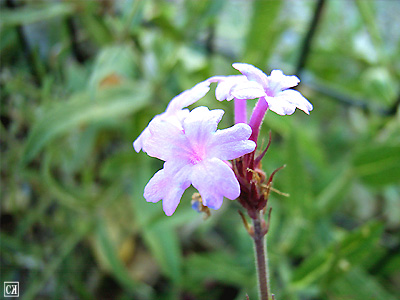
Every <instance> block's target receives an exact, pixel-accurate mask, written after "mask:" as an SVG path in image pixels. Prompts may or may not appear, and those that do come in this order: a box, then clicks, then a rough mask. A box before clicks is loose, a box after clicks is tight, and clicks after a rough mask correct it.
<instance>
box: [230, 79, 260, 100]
mask: <svg viewBox="0 0 400 300" xmlns="http://www.w3.org/2000/svg"><path fill="white" fill-rule="evenodd" d="M231 95H233V97H235V98H238V99H255V98H260V97H264V96H265V95H266V94H265V91H264V88H263V87H262V86H261V84H259V83H258V82H256V81H248V80H246V81H243V82H240V83H238V84H237V85H235V86H234V87H232V91H231Z"/></svg>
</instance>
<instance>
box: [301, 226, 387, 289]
mask: <svg viewBox="0 0 400 300" xmlns="http://www.w3.org/2000/svg"><path fill="white" fill-rule="evenodd" d="M382 229H383V226H382V224H379V223H370V224H366V225H365V226H363V227H361V228H359V229H357V230H355V231H354V232H351V233H348V234H346V235H345V236H344V237H343V238H342V239H341V240H339V241H337V242H334V243H333V244H332V245H330V246H328V247H326V248H325V249H322V250H320V251H319V252H317V253H316V254H314V255H312V256H310V257H309V258H308V259H307V260H305V261H304V262H303V263H302V264H301V265H300V267H299V268H297V269H296V270H295V271H294V273H293V286H294V287H296V288H299V289H301V288H305V287H307V286H309V285H311V284H313V283H315V282H319V281H323V280H324V281H325V282H330V281H333V280H335V279H337V278H340V277H341V276H342V274H343V273H346V272H348V271H350V270H351V269H352V268H353V267H354V266H357V265H359V264H360V263H361V262H362V261H363V260H365V259H366V258H368V257H369V256H370V255H373V251H372V250H373V248H374V247H375V245H376V242H377V241H378V240H379V238H380V236H381V233H382Z"/></svg>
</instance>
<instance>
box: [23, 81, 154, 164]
mask: <svg viewBox="0 0 400 300" xmlns="http://www.w3.org/2000/svg"><path fill="white" fill-rule="evenodd" d="M149 98H150V89H149V86H148V85H147V84H146V83H131V86H129V87H124V88H122V87H120V88H118V89H112V90H105V91H104V92H103V93H102V94H101V95H99V96H98V98H97V99H95V100H92V99H90V97H89V96H88V95H87V94H79V95H76V96H74V97H72V99H70V100H68V101H67V102H65V103H59V104H57V105H56V106H55V107H54V108H52V109H50V110H48V111H47V112H46V113H44V115H43V116H42V117H41V118H40V119H39V120H38V122H37V123H36V124H35V125H34V126H33V128H32V131H31V132H30V135H29V137H28V140H27V143H26V146H25V149H24V153H23V155H22V159H21V163H22V164H26V163H28V162H29V161H31V160H32V159H33V158H34V157H35V156H36V155H37V154H38V153H39V151H40V150H42V149H43V147H44V146H45V145H46V144H48V143H50V142H51V141H52V140H53V139H55V138H56V137H58V136H60V135H62V134H65V133H67V132H68V131H70V130H71V129H72V128H76V127H79V126H84V125H87V124H90V123H91V122H95V121H100V120H103V119H106V118H115V119H119V118H121V117H124V116H127V115H129V114H131V113H133V112H134V111H137V110H139V109H140V108H142V107H143V106H144V105H145V104H146V103H147V101H148V99H149Z"/></svg>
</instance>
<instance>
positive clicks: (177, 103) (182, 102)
mask: <svg viewBox="0 0 400 300" xmlns="http://www.w3.org/2000/svg"><path fill="white" fill-rule="evenodd" d="M209 90H210V82H208V81H203V82H200V83H198V84H196V85H195V86H194V87H192V88H191V89H189V90H187V91H184V92H182V93H180V94H179V95H178V96H176V97H174V98H173V99H172V100H171V102H170V103H169V104H168V107H167V109H166V110H165V112H163V113H161V114H159V115H157V116H155V117H154V118H153V119H152V120H151V121H150V123H149V125H148V126H147V127H146V128H145V129H144V130H143V131H142V133H141V134H140V135H139V137H138V138H137V139H136V140H135V141H134V142H133V147H134V148H135V151H136V152H140V150H142V149H143V151H145V149H144V148H143V147H144V142H145V141H146V140H147V139H148V138H149V137H150V131H149V126H150V124H151V123H155V122H160V121H166V122H170V123H172V124H175V125H176V126H180V124H181V122H182V120H183V119H184V118H185V117H186V116H187V115H188V114H189V110H188V109H183V108H185V107H187V106H189V105H191V104H193V103H195V102H196V101H197V100H199V99H201V98H202V97H204V95H205V94H207V92H208V91H209ZM145 152H146V151H145Z"/></svg>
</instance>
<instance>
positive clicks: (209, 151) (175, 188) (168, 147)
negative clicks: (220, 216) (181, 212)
mask: <svg viewBox="0 0 400 300" xmlns="http://www.w3.org/2000/svg"><path fill="white" fill-rule="evenodd" d="M167 110H168V109H167ZM223 114H224V111H223V110H219V109H216V110H211V111H210V110H209V109H208V108H206V107H198V108H195V109H193V110H192V111H191V112H190V113H187V115H186V116H185V117H184V118H182V120H181V124H180V125H179V126H177V125H176V124H174V123H173V122H170V121H169V120H168V119H159V120H158V121H157V122H153V121H152V122H150V124H149V126H148V131H149V135H148V136H147V137H146V139H144V140H143V150H144V151H145V152H147V154H148V155H150V156H153V157H157V158H159V159H161V160H164V161H165V163H164V168H163V169H161V170H159V171H158V172H157V173H156V174H155V175H154V176H153V177H152V178H151V179H150V181H149V183H148V184H147V185H146V187H145V190H144V197H145V198H146V200H147V201H148V202H158V201H159V200H161V199H162V200H163V209H164V212H165V214H166V215H168V216H170V215H172V214H173V213H174V212H175V210H176V208H177V206H178V204H179V202H180V199H181V197H182V194H183V192H184V191H185V190H186V189H187V188H188V187H189V186H190V185H191V184H192V185H193V186H194V187H195V188H196V189H197V190H198V191H199V193H200V195H201V197H202V200H203V204H204V205H205V206H207V207H210V208H213V209H218V208H220V207H221V205H222V200H223V197H226V198H228V199H231V200H234V199H236V198H237V197H238V196H239V195H240V187H239V183H238V180H237V179H236V177H235V174H234V172H233V171H232V168H231V167H230V165H229V164H228V162H226V161H227V160H232V159H235V158H238V157H240V156H242V155H244V154H247V153H250V152H252V151H253V150H254V149H255V146H256V145H255V143H254V142H253V141H249V140H248V138H249V136H250V135H251V128H250V127H249V126H248V125H247V124H243V123H241V124H236V125H234V126H232V127H230V128H228V129H223V130H217V126H218V123H219V121H220V120H221V118H222V115H223Z"/></svg>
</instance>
